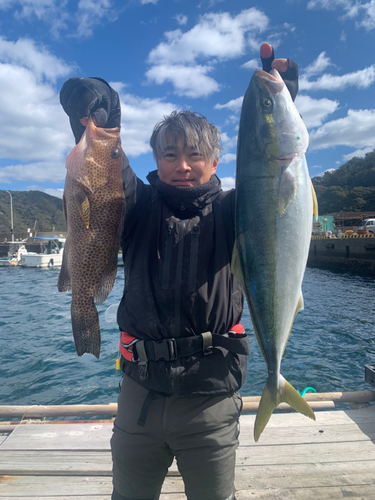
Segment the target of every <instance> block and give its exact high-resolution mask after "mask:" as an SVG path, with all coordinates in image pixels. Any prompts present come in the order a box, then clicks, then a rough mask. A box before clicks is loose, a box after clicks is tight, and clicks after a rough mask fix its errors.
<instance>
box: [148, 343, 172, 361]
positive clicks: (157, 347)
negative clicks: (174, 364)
mask: <svg viewBox="0 0 375 500" xmlns="http://www.w3.org/2000/svg"><path fill="white" fill-rule="evenodd" d="M152 346H153V348H154V354H155V361H157V360H158V359H164V360H165V361H174V360H175V359H177V344H176V340H175V339H164V340H162V341H161V342H155V341H153V342H152Z"/></svg>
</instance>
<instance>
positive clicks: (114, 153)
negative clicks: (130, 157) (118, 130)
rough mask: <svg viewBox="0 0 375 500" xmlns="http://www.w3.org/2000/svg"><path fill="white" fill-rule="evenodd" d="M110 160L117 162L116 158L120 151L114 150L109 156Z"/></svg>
mask: <svg viewBox="0 0 375 500" xmlns="http://www.w3.org/2000/svg"><path fill="white" fill-rule="evenodd" d="M111 156H112V158H113V159H114V160H117V158H118V157H119V156H120V151H119V150H118V149H114V150H113V151H112V154H111Z"/></svg>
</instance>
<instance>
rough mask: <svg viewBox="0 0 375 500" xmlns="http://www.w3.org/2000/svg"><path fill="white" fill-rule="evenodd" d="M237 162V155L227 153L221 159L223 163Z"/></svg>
mask: <svg viewBox="0 0 375 500" xmlns="http://www.w3.org/2000/svg"><path fill="white" fill-rule="evenodd" d="M235 160H236V155H235V154H234V153H226V154H225V155H223V156H221V157H220V162H221V163H230V162H231V161H235Z"/></svg>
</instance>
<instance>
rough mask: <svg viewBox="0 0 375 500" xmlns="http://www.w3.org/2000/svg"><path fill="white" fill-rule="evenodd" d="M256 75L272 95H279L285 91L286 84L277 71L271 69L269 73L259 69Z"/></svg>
mask: <svg viewBox="0 0 375 500" xmlns="http://www.w3.org/2000/svg"><path fill="white" fill-rule="evenodd" d="M256 73H257V75H258V77H259V78H260V79H261V80H262V81H263V83H265V85H266V86H267V88H268V90H269V91H270V92H271V93H272V94H279V93H280V92H282V90H283V89H284V87H285V83H284V81H283V79H282V78H281V76H280V73H279V72H278V71H277V70H276V69H271V71H270V72H269V73H267V72H266V71H263V70H262V69H258V70H257V71H256Z"/></svg>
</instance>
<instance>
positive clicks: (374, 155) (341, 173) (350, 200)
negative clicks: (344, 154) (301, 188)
mask: <svg viewBox="0 0 375 500" xmlns="http://www.w3.org/2000/svg"><path fill="white" fill-rule="evenodd" d="M312 182H313V184H314V188H315V192H316V196H317V198H318V206H319V213H320V214H331V213H335V212H375V150H374V151H372V152H371V153H367V154H366V156H365V157H364V158H358V157H354V158H351V159H350V160H349V161H348V162H347V163H345V164H344V165H342V166H341V167H339V168H338V169H336V170H331V171H327V172H325V173H324V175H323V176H322V177H314V178H313V179H312Z"/></svg>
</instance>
